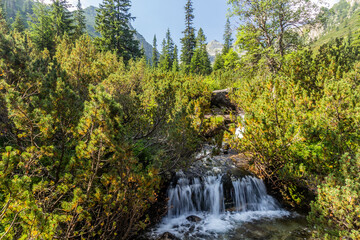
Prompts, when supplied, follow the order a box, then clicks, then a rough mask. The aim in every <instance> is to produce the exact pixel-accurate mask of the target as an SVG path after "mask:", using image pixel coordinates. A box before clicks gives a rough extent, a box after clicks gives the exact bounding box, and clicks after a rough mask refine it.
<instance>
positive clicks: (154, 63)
mask: <svg viewBox="0 0 360 240" xmlns="http://www.w3.org/2000/svg"><path fill="white" fill-rule="evenodd" d="M158 63H159V58H158V52H157V40H156V35H154V40H153V49H152V57H151V64H152V66H153V67H154V68H156V67H157V65H158Z"/></svg>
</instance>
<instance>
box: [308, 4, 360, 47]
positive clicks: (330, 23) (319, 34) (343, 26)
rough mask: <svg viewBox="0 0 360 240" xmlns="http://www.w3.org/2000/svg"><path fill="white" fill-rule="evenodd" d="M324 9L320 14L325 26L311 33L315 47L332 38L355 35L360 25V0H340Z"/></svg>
mask: <svg viewBox="0 0 360 240" xmlns="http://www.w3.org/2000/svg"><path fill="white" fill-rule="evenodd" d="M323 10H324V12H323V14H322V15H320V16H319V18H320V19H322V22H323V26H321V27H318V28H317V29H316V30H314V31H313V32H312V33H311V35H312V39H313V43H312V46H313V47H315V48H317V47H319V46H321V45H323V44H324V43H327V42H329V41H331V39H335V38H340V37H347V36H348V35H349V34H352V35H354V34H355V33H356V32H357V31H358V28H359V25H360V24H359V21H360V19H359V13H360V5H359V2H358V0H348V1H346V0H340V1H339V2H338V3H336V4H335V5H334V6H333V7H332V8H331V9H323Z"/></svg>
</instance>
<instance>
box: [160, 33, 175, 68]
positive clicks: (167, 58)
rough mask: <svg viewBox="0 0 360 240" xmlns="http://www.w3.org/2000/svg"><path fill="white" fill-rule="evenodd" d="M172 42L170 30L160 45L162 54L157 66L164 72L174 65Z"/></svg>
mask: <svg viewBox="0 0 360 240" xmlns="http://www.w3.org/2000/svg"><path fill="white" fill-rule="evenodd" d="M174 49H175V47H174V41H173V40H172V38H171V33H170V30H169V29H168V30H167V32H166V37H165V39H164V40H163V43H162V53H161V56H160V61H159V66H160V68H161V69H163V70H164V71H170V70H172V66H173V63H174V60H175V59H174Z"/></svg>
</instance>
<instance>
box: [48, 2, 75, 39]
mask: <svg viewBox="0 0 360 240" xmlns="http://www.w3.org/2000/svg"><path fill="white" fill-rule="evenodd" d="M70 6H71V5H70V4H69V3H68V1H67V0H52V5H51V22H52V24H53V28H54V31H55V34H56V35H57V36H63V35H64V34H68V35H72V34H73V30H74V26H73V22H74V20H73V19H72V13H71V12H70V11H69V10H68V8H69V7H70Z"/></svg>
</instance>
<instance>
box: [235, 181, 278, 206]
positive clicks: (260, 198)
mask: <svg viewBox="0 0 360 240" xmlns="http://www.w3.org/2000/svg"><path fill="white" fill-rule="evenodd" d="M232 184H233V186H234V196H233V199H234V202H235V207H236V210H237V211H242V212H246V211H266V210H279V209H280V207H279V205H278V204H277V202H276V200H275V199H274V198H273V197H271V196H270V195H268V194H267V192H266V187H265V184H264V182H263V181H262V180H261V179H258V178H255V177H251V176H246V177H244V178H242V179H238V180H236V181H233V182H232Z"/></svg>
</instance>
